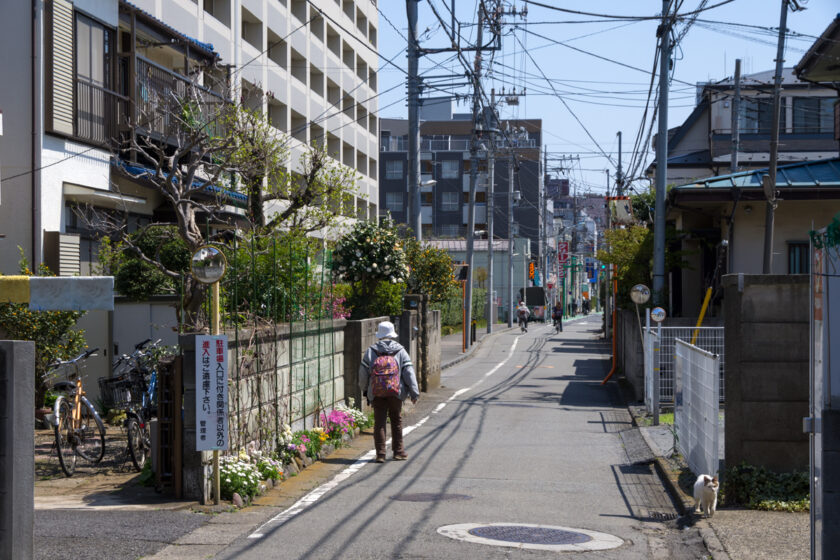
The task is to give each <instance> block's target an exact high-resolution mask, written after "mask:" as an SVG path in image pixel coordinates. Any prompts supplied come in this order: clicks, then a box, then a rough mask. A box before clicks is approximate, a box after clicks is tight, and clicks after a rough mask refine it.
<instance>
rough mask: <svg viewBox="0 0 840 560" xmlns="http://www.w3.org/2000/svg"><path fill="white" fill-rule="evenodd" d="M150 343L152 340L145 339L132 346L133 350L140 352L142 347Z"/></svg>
mask: <svg viewBox="0 0 840 560" xmlns="http://www.w3.org/2000/svg"><path fill="white" fill-rule="evenodd" d="M151 341H152V339H151V338H147V339H146V340H144V341H143V342H138V343H137V344H135V345H134V349H135V350H140V349H141V348H143V347H144V346H146V345H147V344H148V343H150V342H151Z"/></svg>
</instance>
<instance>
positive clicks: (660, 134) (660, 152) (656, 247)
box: [653, 0, 671, 305]
mask: <svg viewBox="0 0 840 560" xmlns="http://www.w3.org/2000/svg"><path fill="white" fill-rule="evenodd" d="M669 4H670V2H669V0H662V23H661V24H660V25H659V29H657V31H656V34H657V35H658V36H659V38H660V40H661V42H662V45H661V49H660V56H659V129H658V131H657V135H656V206H655V208H656V209H655V212H656V214H655V216H654V225H653V303H654V305H662V304H663V303H664V298H665V294H664V291H665V189H666V187H667V180H668V74H669V72H670V70H671V45H670V40H671V36H670V34H671V23H670V20H669V17H668V7H669Z"/></svg>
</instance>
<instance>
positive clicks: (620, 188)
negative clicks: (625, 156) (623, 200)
mask: <svg viewBox="0 0 840 560" xmlns="http://www.w3.org/2000/svg"><path fill="white" fill-rule="evenodd" d="M622 173H623V171H622V170H621V131H620V130H619V131H618V167H617V168H616V170H615V188H616V191H617V192H618V196H623V195H624V177H622ZM609 190H610V181H609V171H607V192H609Z"/></svg>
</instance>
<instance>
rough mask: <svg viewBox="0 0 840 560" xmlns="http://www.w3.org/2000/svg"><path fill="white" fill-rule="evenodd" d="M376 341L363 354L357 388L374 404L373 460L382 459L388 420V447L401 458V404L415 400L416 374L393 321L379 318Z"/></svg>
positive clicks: (381, 460) (381, 461) (416, 394)
mask: <svg viewBox="0 0 840 560" xmlns="http://www.w3.org/2000/svg"><path fill="white" fill-rule="evenodd" d="M376 338H377V339H378V341H377V342H376V343H375V344H373V345H371V346H370V348H368V349H367V350H366V351H365V354H364V356H362V363H361V365H360V366H359V388H361V390H362V394H363V395H364V396H365V398H366V399H367V401H368V404H370V405H372V406H373V441H374V444H375V446H376V462H377V463H384V462H385V423H386V419H390V421H391V448H392V449H391V450H392V451H393V453H394V460H395V461H404V460H405V459H406V458H407V457H408V456H407V455H406V454H405V447H404V446H403V434H402V405H403V401H404V400H405V399H406V398H408V397H411V402H412V403H416V402H417V398H418V397H419V396H420V389H419V388H418V387H417V377H416V375H415V374H414V365H412V363H411V357H410V356H409V355H408V352H407V351H406V349H405V348H403V346H402V345H401V344H400V343H399V342H397V341H396V338H397V333H396V331H394V324H393V323H391V322H390V321H382V322H381V323H379V325H378V327H377V329H376Z"/></svg>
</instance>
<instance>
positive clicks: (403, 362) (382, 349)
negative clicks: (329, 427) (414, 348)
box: [359, 338, 420, 401]
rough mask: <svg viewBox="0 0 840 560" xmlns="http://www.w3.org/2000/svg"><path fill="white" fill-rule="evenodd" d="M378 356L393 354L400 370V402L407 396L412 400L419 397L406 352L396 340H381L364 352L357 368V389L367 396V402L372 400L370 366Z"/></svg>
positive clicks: (409, 358)
mask: <svg viewBox="0 0 840 560" xmlns="http://www.w3.org/2000/svg"><path fill="white" fill-rule="evenodd" d="M380 354H393V355H394V358H396V360H397V365H398V366H399V368H400V400H402V401H404V400H405V399H406V398H407V397H409V396H410V397H411V398H413V399H416V398H417V397H419V396H420V389H419V388H418V387H417V376H416V375H415V374H414V365H413V364H412V363H411V357H410V356H409V355H408V352H406V350H405V348H403V346H402V344H400V343H399V342H397V341H396V340H392V339H390V338H383V339H382V340H380V341H378V342H377V343H376V344H373V345H372V346H371V347H370V348H368V349H367V350H365V354H364V356H362V363H361V365H360V366H359V388H360V389H361V390H362V393H366V394H367V396H368V400H373V394H372V393H371V389H370V382H371V379H370V366H371V364H373V362H374V360H376V357H377V356H378V355H380Z"/></svg>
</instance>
